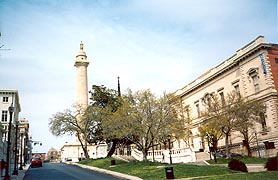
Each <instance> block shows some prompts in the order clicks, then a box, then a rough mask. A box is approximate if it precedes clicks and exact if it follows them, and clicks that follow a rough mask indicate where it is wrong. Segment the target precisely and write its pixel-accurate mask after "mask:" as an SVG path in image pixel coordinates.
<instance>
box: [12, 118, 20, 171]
mask: <svg viewBox="0 0 278 180" xmlns="http://www.w3.org/2000/svg"><path fill="white" fill-rule="evenodd" d="M18 123H19V122H18V121H16V125H15V141H14V143H15V150H14V152H15V157H14V171H13V175H18V170H17V163H18V162H17V157H18V156H17V142H18V141H17V134H18Z"/></svg>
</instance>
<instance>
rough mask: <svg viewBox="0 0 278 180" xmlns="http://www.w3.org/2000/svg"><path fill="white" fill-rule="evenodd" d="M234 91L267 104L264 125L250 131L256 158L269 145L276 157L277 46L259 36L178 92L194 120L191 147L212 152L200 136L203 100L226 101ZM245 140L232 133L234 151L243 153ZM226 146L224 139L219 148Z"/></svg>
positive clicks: (277, 106) (177, 144)
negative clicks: (210, 97)
mask: <svg viewBox="0 0 278 180" xmlns="http://www.w3.org/2000/svg"><path fill="white" fill-rule="evenodd" d="M232 91H235V92H237V93H238V94H240V96H241V97H243V98H245V97H248V98H255V99H260V100H263V101H264V103H265V105H266V111H265V113H264V115H263V116H262V117H261V118H262V123H261V124H260V123H257V124H256V129H255V132H251V133H255V134H256V138H254V141H252V143H251V144H250V145H251V148H252V149H253V150H254V152H253V155H255V156H256V155H258V154H257V151H256V150H255V149H256V147H257V148H258V146H259V147H261V151H262V152H261V154H263V153H265V152H266V151H265V150H266V149H268V147H267V144H271V149H274V154H275V153H277V147H278V44H272V43H265V41H264V37H263V36H259V37H257V38H256V39H255V40H253V41H252V42H250V43H248V44H247V45H246V46H244V47H242V48H240V49H239V50H237V51H236V53H235V54H234V55H232V56H231V57H230V58H228V59H226V60H225V61H223V62H222V63H220V64H219V65H217V66H216V67H213V68H211V69H209V70H208V71H206V72H204V73H203V74H202V75H200V76H199V77H198V78H197V79H195V80H194V81H192V82H191V83H189V84H187V85H186V86H184V87H183V88H181V89H179V90H177V91H176V92H175V94H176V95H177V96H178V97H179V98H180V99H181V101H182V103H183V104H184V106H187V107H189V109H188V112H190V116H191V118H192V121H191V125H190V130H191V135H190V138H189V142H190V143H189V145H190V147H191V148H192V149H194V151H195V152H198V151H203V150H204V151H205V152H208V151H209V147H208V145H207V143H205V142H204V140H203V139H202V138H201V137H200V133H199V131H198V128H199V127H200V126H201V125H202V123H203V120H204V119H203V117H202V115H201V113H202V111H204V109H205V105H204V103H203V100H204V99H205V98H207V97H206V96H208V95H209V94H216V95H218V96H219V99H224V97H225V96H226V95H227V94H228V93H230V92H232ZM255 139H256V140H257V141H255ZM242 140H243V139H242V138H240V137H239V136H237V135H236V133H234V134H231V136H230V139H229V143H230V145H231V147H234V151H235V152H238V153H243V154H244V152H243V149H244V147H243V145H242ZM233 144H234V145H235V146H233ZM224 145H225V141H224V139H221V140H220V141H219V143H218V146H219V147H220V148H221V146H222V147H223V146H224ZM236 145H237V146H236ZM175 146H176V147H178V146H187V144H185V142H184V141H182V140H181V141H180V142H178V143H176V144H175Z"/></svg>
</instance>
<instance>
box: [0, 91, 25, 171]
mask: <svg viewBox="0 0 278 180" xmlns="http://www.w3.org/2000/svg"><path fill="white" fill-rule="evenodd" d="M10 106H12V107H13V113H12V117H11V118H12V119H11V133H10V134H11V136H10V137H11V138H10V142H11V146H10V162H9V164H10V168H9V169H10V170H11V167H12V164H13V163H14V158H15V153H14V151H13V150H14V147H15V146H16V145H17V144H16V142H15V139H16V138H15V129H16V128H15V127H16V122H17V121H18V116H19V112H20V111H21V107H20V103H19V95H18V91H17V90H0V113H1V116H0V118H1V128H0V131H1V132H2V133H3V134H2V135H1V136H2V138H1V141H0V148H1V151H0V159H4V160H6V156H7V140H8V129H9V128H8V126H9V122H10V112H9V107H10Z"/></svg>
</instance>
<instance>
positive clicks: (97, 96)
mask: <svg viewBox="0 0 278 180" xmlns="http://www.w3.org/2000/svg"><path fill="white" fill-rule="evenodd" d="M90 93H91V98H90V99H91V100H92V103H91V105H90V106H89V108H88V109H89V110H88V113H89V114H90V111H92V110H93V111H92V112H91V113H92V114H94V115H96V116H97V117H95V119H94V122H95V129H94V130H93V131H91V135H92V136H93V137H94V141H95V142H96V141H103V140H106V142H107V143H109V144H112V146H111V147H110V149H109V151H108V154H107V156H108V157H111V156H112V155H113V154H114V152H115V149H116V145H117V144H118V142H120V141H121V139H118V138H115V137H114V136H105V135H104V133H103V131H104V130H105V129H107V125H103V122H104V119H105V120H106V122H111V119H109V118H110V117H111V115H110V114H111V113H113V112H115V111H117V109H118V107H119V106H120V97H119V94H120V93H119V92H117V91H116V90H114V89H109V88H106V87H105V86H103V85H101V86H98V85H93V86H92V90H91V91H90ZM94 110H97V111H98V112H94ZM111 123H112V125H113V124H114V123H113V122H111ZM104 128H105V129H104Z"/></svg>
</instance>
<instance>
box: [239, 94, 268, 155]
mask: <svg viewBox="0 0 278 180" xmlns="http://www.w3.org/2000/svg"><path fill="white" fill-rule="evenodd" d="M265 109H266V106H265V104H264V103H263V102H262V101H261V100H256V99H247V98H245V99H238V102H237V103H236V104H235V111H234V116H235V118H236V130H237V131H239V132H240V134H241V136H242V137H243V139H244V146H245V147H246V148H247V151H248V156H252V153H251V149H250V145H249V144H250V142H251V141H252V140H253V139H254V137H255V136H254V133H253V131H254V128H255V124H256V122H257V123H262V118H261V114H264V112H265Z"/></svg>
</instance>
